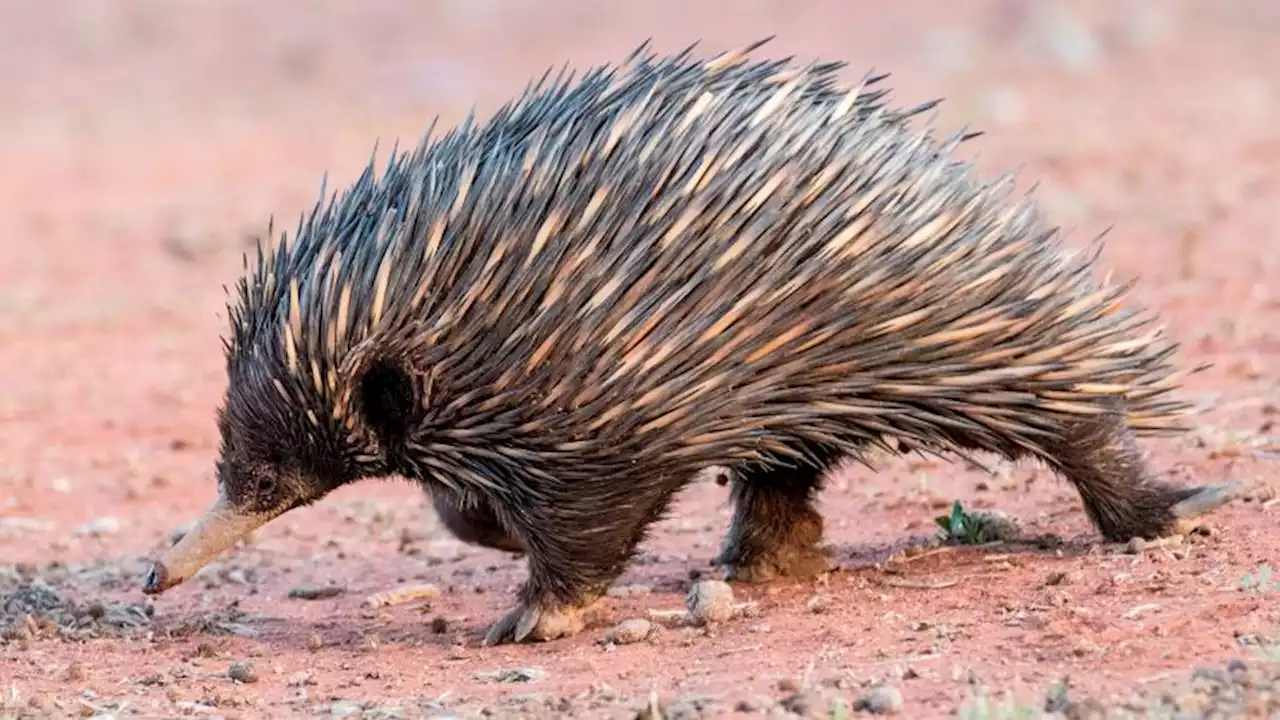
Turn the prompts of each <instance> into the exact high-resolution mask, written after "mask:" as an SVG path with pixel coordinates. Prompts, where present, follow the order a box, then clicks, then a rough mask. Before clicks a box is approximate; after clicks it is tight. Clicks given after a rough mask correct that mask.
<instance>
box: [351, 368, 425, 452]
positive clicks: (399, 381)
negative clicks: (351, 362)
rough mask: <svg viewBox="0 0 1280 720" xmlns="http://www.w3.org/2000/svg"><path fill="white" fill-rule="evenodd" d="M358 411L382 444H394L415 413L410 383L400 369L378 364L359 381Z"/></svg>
mask: <svg viewBox="0 0 1280 720" xmlns="http://www.w3.org/2000/svg"><path fill="white" fill-rule="evenodd" d="M359 393H360V411H361V414H362V415H364V420H365V422H366V423H368V425H369V427H371V428H372V429H373V431H374V432H375V433H376V434H377V435H378V438H379V440H381V441H382V442H383V443H384V444H387V445H394V444H398V442H399V441H402V440H403V439H404V437H405V434H406V432H407V431H408V428H409V425H410V424H411V423H412V422H413V418H414V415H415V414H416V412H417V407H416V403H415V399H414V398H415V393H414V387H413V379H412V378H411V377H410V376H409V374H408V373H407V372H405V370H404V368H402V367H401V366H399V365H397V364H395V363H392V362H389V361H385V360H379V361H376V362H374V363H372V364H371V365H369V367H368V369H366V370H365V371H364V374H363V375H362V376H361V378H360V384H359Z"/></svg>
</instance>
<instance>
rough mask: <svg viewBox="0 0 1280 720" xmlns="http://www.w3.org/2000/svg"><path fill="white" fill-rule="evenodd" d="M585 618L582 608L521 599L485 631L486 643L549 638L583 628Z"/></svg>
mask: <svg viewBox="0 0 1280 720" xmlns="http://www.w3.org/2000/svg"><path fill="white" fill-rule="evenodd" d="M585 626H586V622H585V620H584V618H583V608H580V607H564V608H557V609H554V610H552V609H549V608H545V607H541V606H538V605H527V604H525V603H521V604H519V605H517V606H516V607H515V608H514V609H512V610H511V611H510V612H508V613H507V614H506V615H504V616H503V617H502V619H501V620H499V621H498V622H496V623H494V624H493V626H492V627H490V628H489V631H488V632H487V633H485V636H484V641H483V643H482V644H483V645H485V646H491V645H505V644H507V643H522V642H530V641H532V642H546V641H548V640H557V639H559V638H565V637H570V636H572V635H576V634H578V633H579V632H582V629H583V627H585Z"/></svg>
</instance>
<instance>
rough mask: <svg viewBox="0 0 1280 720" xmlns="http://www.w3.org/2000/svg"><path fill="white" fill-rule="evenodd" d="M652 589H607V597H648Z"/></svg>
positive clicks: (631, 587) (634, 586) (640, 586)
mask: <svg viewBox="0 0 1280 720" xmlns="http://www.w3.org/2000/svg"><path fill="white" fill-rule="evenodd" d="M651 591H652V589H651V588H650V587H649V586H648V585H620V586H618V587H612V588H609V592H608V594H609V597H635V596H637V595H648V594H649V593H650V592H651Z"/></svg>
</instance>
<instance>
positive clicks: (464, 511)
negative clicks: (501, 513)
mask: <svg viewBox="0 0 1280 720" xmlns="http://www.w3.org/2000/svg"><path fill="white" fill-rule="evenodd" d="M431 502H432V504H434V505H435V509H436V514H437V515H438V516H439V517H440V523H441V524H442V525H444V526H445V528H446V529H448V530H449V532H450V533H452V534H453V536H454V537H456V538H458V539H459V540H461V541H463V542H465V543H471V544H472V545H480V546H482V547H487V548H490V549H493V550H502V551H504V552H509V553H516V554H523V553H524V546H522V545H521V544H520V542H519V541H518V540H516V539H515V538H514V537H512V536H511V533H509V532H507V529H506V528H504V527H503V526H502V523H500V522H499V521H498V516H497V515H496V514H495V513H494V511H493V506H492V505H490V504H489V503H488V501H486V500H484V499H483V498H472V499H468V500H467V501H465V502H464V501H463V500H462V498H460V497H458V496H457V495H455V494H454V493H453V492H451V491H449V490H447V489H444V488H432V489H431Z"/></svg>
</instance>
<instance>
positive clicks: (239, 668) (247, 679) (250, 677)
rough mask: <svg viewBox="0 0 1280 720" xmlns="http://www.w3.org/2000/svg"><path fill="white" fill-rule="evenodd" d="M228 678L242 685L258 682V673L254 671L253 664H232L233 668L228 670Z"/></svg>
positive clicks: (242, 662) (243, 661)
mask: <svg viewBox="0 0 1280 720" xmlns="http://www.w3.org/2000/svg"><path fill="white" fill-rule="evenodd" d="M227 677H229V678H231V679H232V680H234V681H236V682H241V683H256V682H258V673H257V672H256V671H255V670H254V669H253V664H252V663H249V662H248V661H245V660H241V661H237V662H233V663H231V667H229V668H227Z"/></svg>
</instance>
